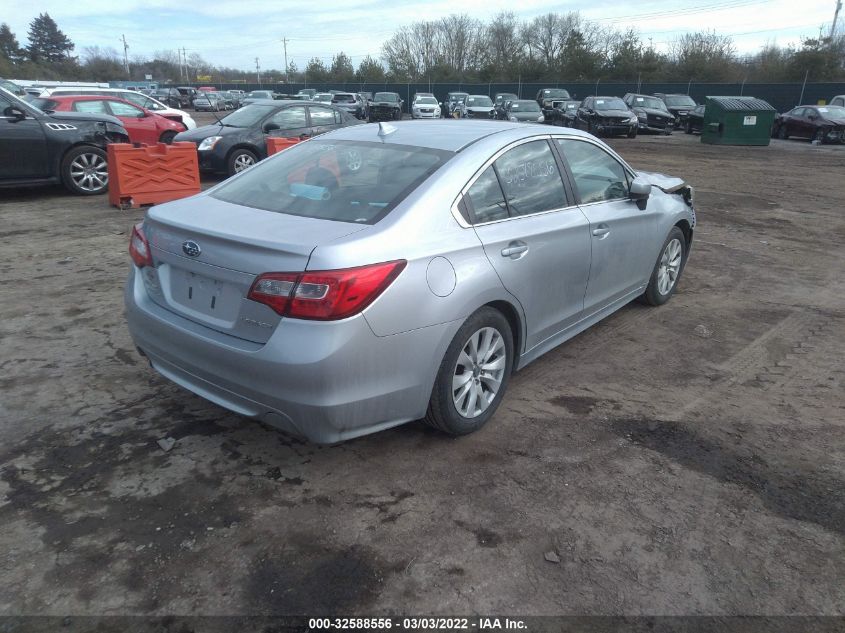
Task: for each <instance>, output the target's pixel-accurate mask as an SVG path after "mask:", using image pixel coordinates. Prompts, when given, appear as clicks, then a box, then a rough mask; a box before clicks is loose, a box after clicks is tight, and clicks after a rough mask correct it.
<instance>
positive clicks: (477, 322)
mask: <svg viewBox="0 0 845 633" xmlns="http://www.w3.org/2000/svg"><path fill="white" fill-rule="evenodd" d="M513 347H514V346H513V334H512V332H511V328H510V324H509V323H508V321H507V319H506V318H505V317H504V315H503V314H502V313H501V312H499V311H498V310H494V309H493V308H490V307H484V308H481V309H480V310H478V311H476V312H475V313H474V314H472V316H470V317H469V318H468V319H467V320H466V321H465V322H464V324H463V325H462V326H461V328H460V329H459V330H458V332H457V334H455V337H454V338H453V339H452V342H451V343H450V344H449V347H448V349H447V350H446V354H445V356H444V357H443V361H442V362H441V363H440V368H439V369H438V371H437V378H436V379H435V381H434V388H433V389H432V392H431V400H429V403H428V411H427V413H426V416H425V422H426V424H428V425H429V426H432V427H434V428H436V429H438V430H440V431H443V432H444V433H448V434H449V435H467V434H468V433H472V432H474V431H477V430H478V429H480V428H481V427H482V426H484V425H485V424H486V423H487V421H488V420H489V419H490V418H491V417H493V414H494V413H495V412H496V409H498V407H499V404H500V403H501V401H502V398H503V397H504V394H505V390H506V389H507V386H508V381H509V380H510V374H511V370H512V368H513V356H514V350H513Z"/></svg>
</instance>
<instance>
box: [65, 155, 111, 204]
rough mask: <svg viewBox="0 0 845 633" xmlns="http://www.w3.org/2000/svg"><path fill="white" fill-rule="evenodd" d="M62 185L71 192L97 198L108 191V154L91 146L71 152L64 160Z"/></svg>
mask: <svg viewBox="0 0 845 633" xmlns="http://www.w3.org/2000/svg"><path fill="white" fill-rule="evenodd" d="M62 183H63V184H64V186H65V187H66V188H67V189H68V190H69V191H71V192H72V193H76V194H79V195H81V196H96V195H99V194H101V193H105V192H106V191H108V189H109V171H108V163H107V162H106V153H105V152H104V151H103V150H101V149H100V148H99V147H93V146H91V145H83V146H81V147H75V148H73V149H72V150H70V151H69V152H68V153H67V154H65V157H64V158H63V159H62Z"/></svg>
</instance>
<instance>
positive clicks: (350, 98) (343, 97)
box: [332, 94, 355, 103]
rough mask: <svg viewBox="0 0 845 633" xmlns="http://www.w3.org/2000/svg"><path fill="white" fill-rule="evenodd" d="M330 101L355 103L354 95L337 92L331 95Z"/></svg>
mask: <svg viewBox="0 0 845 633" xmlns="http://www.w3.org/2000/svg"><path fill="white" fill-rule="evenodd" d="M332 103H355V95H348V94H338V95H335V96H334V97H332Z"/></svg>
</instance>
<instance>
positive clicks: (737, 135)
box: [701, 97, 776, 145]
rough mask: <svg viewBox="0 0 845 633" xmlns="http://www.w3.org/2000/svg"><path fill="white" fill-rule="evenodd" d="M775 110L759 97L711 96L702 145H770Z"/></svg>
mask: <svg viewBox="0 0 845 633" xmlns="http://www.w3.org/2000/svg"><path fill="white" fill-rule="evenodd" d="M775 114H776V112H775V109H774V108H773V107H772V106H770V105H769V104H768V103H767V102H765V101H763V100H762V99H757V98H756V97H707V101H706V104H705V108H704V126H703V128H702V131H701V142H702V143H710V144H712V145H768V144H769V140H770V139H771V136H772V125H773V124H774V121H775Z"/></svg>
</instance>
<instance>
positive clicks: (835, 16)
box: [830, 0, 842, 44]
mask: <svg viewBox="0 0 845 633" xmlns="http://www.w3.org/2000/svg"><path fill="white" fill-rule="evenodd" d="M841 10H842V0H838V1H837V3H836V11H834V13H833V23H832V24H831V25H830V42H831V44H832V43H833V36H834V34H835V33H836V21H837V20H838V19H839V12H840V11H841Z"/></svg>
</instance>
